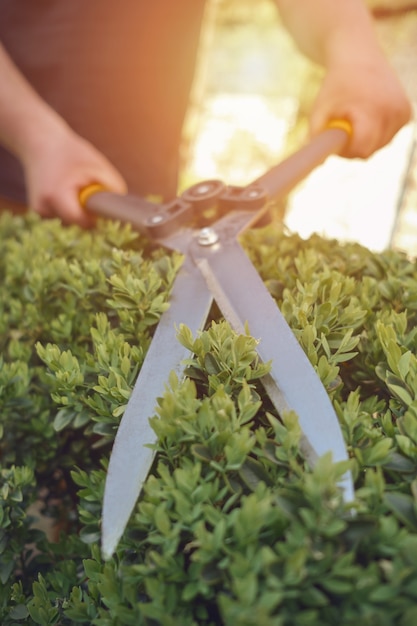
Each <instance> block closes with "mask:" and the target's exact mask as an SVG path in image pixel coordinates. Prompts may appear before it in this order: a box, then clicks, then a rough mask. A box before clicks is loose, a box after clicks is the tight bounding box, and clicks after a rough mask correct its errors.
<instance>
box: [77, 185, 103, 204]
mask: <svg viewBox="0 0 417 626" xmlns="http://www.w3.org/2000/svg"><path fill="white" fill-rule="evenodd" d="M99 191H108V189H107V187H105V186H104V185H101V184H100V183H91V185H87V186H86V187H83V188H82V189H81V190H80V192H79V194H78V199H79V201H80V205H81V206H82V207H83V209H85V208H86V207H87V200H88V199H89V198H90V196H92V195H93V194H95V193H97V192H99Z"/></svg>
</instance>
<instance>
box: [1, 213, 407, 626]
mask: <svg viewBox="0 0 417 626" xmlns="http://www.w3.org/2000/svg"><path fill="white" fill-rule="evenodd" d="M0 244H1V250H2V254H1V257H0V583H1V584H0V623H1V624H2V625H3V626H10V625H12V624H28V625H32V624H42V625H45V626H46V625H63V626H64V625H69V624H86V625H91V624H93V625H96V626H128V625H132V626H133V625H134V626H138V625H141V624H143V625H150V626H151V625H152V626H153V625H163V626H172V625H175V626H176V625H178V626H191V625H207V626H208V625H213V626H214V625H216V626H217V625H222V624H223V625H226V626H232V625H233V626H237V625H241V626H249V625H255V624H256V626H290V625H293V624H297V626H316V625H317V624H321V625H329V626H334V624H336V623H341V624H343V625H344V626H349V625H355V626H358V625H374V624H375V626H385V625H386V626H388V625H389V626H391V625H392V624H394V623H395V624H396V625H398V626H414V624H415V623H416V621H417V504H416V503H417V480H416V477H417V358H416V347H417V323H416V322H417V269H416V266H415V263H414V262H413V261H412V260H410V259H408V258H407V257H406V256H405V255H403V254H401V253H397V252H392V251H390V252H386V253H384V254H373V253H371V252H370V251H368V250H366V249H364V248H362V247H360V246H359V245H353V244H352V245H351V244H349V245H343V246H342V245H340V244H339V243H338V242H336V241H326V240H323V239H321V238H319V237H312V238H311V239H310V240H308V241H303V240H301V239H300V238H299V237H297V236H294V235H288V234H286V233H285V232H283V229H282V228H281V227H280V226H278V225H275V226H273V225H270V226H268V227H266V228H263V229H259V230H253V231H250V232H249V233H247V234H246V235H245V238H244V245H245V248H246V250H247V252H248V254H249V256H250V257H251V258H252V260H253V262H254V264H255V265H256V267H257V269H258V271H259V272H260V274H261V276H262V278H263V279H264V281H265V283H266V285H267V286H268V288H269V290H270V291H271V293H272V295H273V296H274V298H275V299H276V301H277V304H278V305H279V307H280V308H281V311H282V312H283V314H284V315H285V317H286V319H287V321H288V323H289V324H290V326H291V327H292V329H293V331H294V333H295V335H296V336H297V338H298V340H299V342H300V343H301V345H302V347H303V348H304V350H305V352H306V354H307V355H308V357H309V359H310V361H311V362H312V364H313V365H314V367H315V368H316V370H317V372H318V374H319V376H320V377H321V379H322V381H323V383H324V385H325V386H326V388H327V390H328V392H329V394H330V396H331V399H332V402H333V404H334V406H335V409H336V412H337V415H338V417H339V420H340V423H341V427H342V430H343V434H344V438H345V441H346V445H347V447H348V450H349V455H350V461H349V467H350V469H351V470H352V472H353V475H354V478H355V485H356V500H355V503H354V509H355V514H352V512H351V511H349V510H347V509H346V507H345V505H344V504H343V502H342V498H341V494H340V492H339V489H338V487H337V483H338V480H339V479H340V477H341V476H342V475H343V473H344V472H345V470H346V464H343V463H342V464H336V465H335V464H333V463H332V459H331V458H330V457H324V458H323V459H321V460H320V461H319V463H318V465H317V466H316V468H315V469H314V470H311V469H310V468H309V467H308V466H307V465H306V463H305V460H304V458H303V456H302V453H301V452H300V448H299V441H300V429H299V426H298V422H297V417H296V416H295V415H293V414H288V415H281V416H278V415H277V414H276V412H275V411H274V409H273V407H272V406H271V405H270V403H269V401H268V398H267V396H266V395H265V393H264V392H263V389H262V387H261V385H260V382H259V379H260V377H261V376H262V375H263V374H264V373H265V371H267V368H268V366H267V364H266V365H265V364H262V363H260V362H259V361H258V358H257V353H256V341H255V339H253V338H252V337H250V336H237V335H236V334H235V333H233V332H232V330H231V329H230V327H229V325H228V324H227V323H226V322H224V321H223V320H222V319H221V318H220V317H219V315H218V313H217V311H216V310H213V314H212V320H211V322H210V324H209V325H208V326H207V328H206V329H205V330H204V332H202V333H201V334H200V335H199V336H198V337H192V336H191V333H190V332H189V330H188V329H187V328H186V327H181V328H180V329H179V333H178V341H181V342H182V343H183V344H184V345H186V346H187V347H189V348H190V350H191V352H192V354H193V357H192V358H190V359H189V360H188V361H187V362H186V363H185V364H184V365H185V373H186V377H185V378H184V380H178V379H176V378H175V376H173V375H171V377H170V378H169V380H167V389H166V393H165V394H164V397H163V398H160V399H159V401H158V406H157V407H156V411H155V415H154V416H150V418H151V423H152V426H153V428H154V430H155V432H156V433H157V435H158V444H157V446H156V447H157V456H156V461H155V465H154V468H153V470H152V473H151V475H150V477H149V479H148V480H147V482H146V485H145V489H144V493H143V494H142V496H141V498H140V500H139V502H138V504H137V506H136V509H135V511H134V514H133V516H132V519H131V520H130V523H129V526H128V529H127V531H126V532H125V535H124V537H123V539H122V541H121V543H120V545H119V547H118V551H117V554H116V555H115V556H114V558H113V559H111V560H110V561H108V562H106V563H103V561H102V560H101V557H100V549H99V539H100V515H101V503H102V495H103V488H104V481H105V475H106V467H107V462H108V458H109V454H110V451H111V445H112V441H113V438H114V435H115V432H116V429H117V425H118V423H119V421H120V418H121V415H122V414H123V410H124V407H125V405H126V402H127V400H128V398H129V394H130V391H131V389H132V386H133V384H134V382H135V379H136V376H137V373H138V371H139V369H140V367H141V364H142V362H143V359H144V357H145V355H146V351H147V348H148V346H149V343H150V341H151V338H152V333H153V330H154V328H155V326H156V324H157V322H158V319H159V317H160V315H161V313H162V312H163V311H164V310H165V309H166V307H167V306H168V305H169V291H170V288H171V286H172V283H173V280H174V278H175V275H176V272H177V270H178V268H179V266H180V263H181V258H180V256H179V255H168V254H167V253H166V252H165V251H163V250H160V249H154V248H153V247H152V246H151V245H150V243H149V242H148V241H147V240H145V239H144V238H142V237H141V236H139V235H137V234H136V233H134V232H132V230H131V229H130V227H129V226H121V225H120V224H117V223H111V222H106V221H102V222H99V224H98V226H97V228H96V229H95V230H94V231H82V230H80V229H79V228H77V227H75V226H71V227H65V228H64V227H62V226H61V225H60V223H59V222H58V221H54V220H50V221H46V220H45V221H41V220H40V219H38V218H37V217H36V216H34V215H27V216H24V217H17V216H12V215H11V214H9V213H7V212H6V213H3V214H2V215H1V216H0ZM240 279H243V277H240ZM300 393H304V390H303V389H300ZM138 453H140V451H138ZM39 512H41V520H40V522H41V523H39V520H38V521H36V517H39Z"/></svg>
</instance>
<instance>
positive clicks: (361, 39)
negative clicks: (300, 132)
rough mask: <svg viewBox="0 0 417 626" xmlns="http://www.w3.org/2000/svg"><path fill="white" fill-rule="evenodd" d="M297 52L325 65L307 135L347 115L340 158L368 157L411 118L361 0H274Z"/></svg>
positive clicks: (404, 94) (396, 79)
mask: <svg viewBox="0 0 417 626" xmlns="http://www.w3.org/2000/svg"><path fill="white" fill-rule="evenodd" d="M276 3H277V5H278V9H279V11H280V15H281V17H282V20H283V23H284V25H285V26H286V28H287V30H288V32H289V33H290V35H291V36H292V37H293V39H294V41H295V42H296V44H297V45H298V47H299V48H300V50H301V51H302V52H303V53H304V54H305V55H306V56H308V57H310V58H311V59H312V60H313V61H315V62H316V63H319V64H320V65H322V66H323V67H324V68H325V72H326V73H325V77H324V80H323V83H322V85H321V88H320V90H319V93H318V96H317V99H316V101H315V104H314V106H313V110H312V112H311V116H310V127H311V132H312V134H316V133H318V132H319V131H320V130H322V129H323V128H324V127H325V126H326V124H327V123H328V121H329V120H331V119H336V118H343V119H347V120H349V121H350V122H351V124H352V126H353V137H352V139H351V141H350V143H349V146H348V148H347V149H346V151H345V153H344V156H348V157H362V158H365V157H368V156H370V155H371V154H372V153H373V152H375V151H376V150H378V149H379V148H381V147H383V146H384V145H385V144H387V143H388V142H389V141H390V140H391V139H392V138H393V136H394V135H395V134H396V133H397V131H398V130H399V129H400V128H401V127H402V126H403V125H404V124H406V123H407V122H408V121H409V120H410V117H411V105H410V102H409V100H408V98H407V96H406V93H405V91H404V88H403V86H402V85H401V83H400V81H399V79H398V77H397V75H396V74H395V72H394V71H393V69H392V68H391V67H390V65H389V63H388V61H387V59H386V58H385V56H384V53H383V51H382V50H381V47H380V45H379V42H378V39H377V36H376V33H375V30H374V25H373V22H372V18H371V16H370V13H369V11H368V9H367V8H366V6H365V4H364V3H363V2H362V0H276Z"/></svg>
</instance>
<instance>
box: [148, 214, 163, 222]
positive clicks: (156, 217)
mask: <svg viewBox="0 0 417 626" xmlns="http://www.w3.org/2000/svg"><path fill="white" fill-rule="evenodd" d="M163 220H164V216H163V215H152V217H151V218H150V219H149V222H150V223H151V224H160V223H161V222H163Z"/></svg>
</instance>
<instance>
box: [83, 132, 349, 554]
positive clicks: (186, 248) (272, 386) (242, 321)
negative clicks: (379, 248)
mask: <svg viewBox="0 0 417 626" xmlns="http://www.w3.org/2000/svg"><path fill="white" fill-rule="evenodd" d="M346 139H347V136H346V132H345V131H344V130H341V129H340V128H332V129H329V130H327V131H325V132H324V133H322V135H321V136H318V137H317V138H316V139H315V140H313V142H311V143H310V144H309V145H307V146H306V147H305V148H303V149H301V150H300V151H299V152H298V153H295V155H292V156H291V157H289V159H287V160H286V161H284V162H283V163H282V164H280V165H278V166H276V167H275V168H273V169H271V170H270V172H268V173H267V174H265V175H264V176H262V177H261V178H259V179H258V180H257V181H255V182H254V183H252V184H251V185H249V186H248V187H246V188H243V189H240V188H230V187H229V188H228V187H226V186H225V185H224V184H223V183H220V182H219V181H204V182H203V183H200V184H199V185H195V186H193V187H192V188H191V189H189V190H187V191H186V192H185V193H184V194H183V195H182V196H181V197H180V198H177V199H175V200H174V201H173V202H172V203H170V204H168V205H165V206H161V205H152V204H150V203H149V202H147V201H142V200H140V199H135V198H132V197H130V196H128V197H120V196H116V195H115V194H109V193H97V194H93V195H92V196H91V198H89V199H88V202H87V204H86V208H87V209H88V210H91V211H93V212H95V213H98V214H100V215H104V216H107V217H116V218H117V217H120V215H122V216H123V219H124V220H129V221H130V222H132V224H133V225H134V226H136V227H137V228H138V229H139V230H141V231H144V232H145V233H146V234H148V235H150V236H151V237H154V239H156V241H157V242H159V243H160V244H161V245H163V246H165V247H167V248H169V249H175V250H178V251H180V252H182V253H183V254H184V257H185V260H184V264H183V266H182V268H181V270H180V272H179V274H178V276H177V278H176V280H175V283H174V287H173V291H172V295H171V304H170V308H169V309H168V311H166V312H165V313H164V314H163V316H162V317H161V319H160V322H159V325H158V327H157V330H156V332H155V335H154V338H153V340H152V343H151V346H150V348H149V351H148V354H147V356H146V359H145V361H144V363H143V365H142V369H141V371H140V373H139V376H138V379H137V381H136V384H135V387H134V390H133V392H132V395H131V398H130V400H129V403H128V406H127V408H126V411H125V413H124V415H123V418H122V421H121V424H120V426H119V429H118V432H117V435H116V439H115V443H114V447H113V451H112V455H111V458H110V464H109V469H108V475H107V481H106V487H105V494H104V503H103V520H102V552H103V556H104V557H105V558H109V557H110V556H111V555H112V554H113V552H114V550H115V549H116V546H117V544H118V542H119V540H120V538H121V536H122V534H123V531H124V529H125V527H126V524H127V523H128V520H129V517H130V515H131V513H132V511H133V508H134V506H135V503H136V500H137V498H138V496H139V494H140V492H141V490H142V486H143V483H144V481H145V479H146V477H147V474H148V472H149V469H150V467H151V465H152V461H153V456H154V453H153V451H152V449H151V448H150V447H149V445H150V444H154V443H156V441H155V440H156V435H155V433H154V432H153V431H152V429H151V427H150V425H149V421H148V420H149V418H150V417H151V416H152V415H153V413H154V409H155V406H156V401H157V398H158V397H159V396H161V395H162V394H163V392H164V388H165V384H166V382H167V380H168V376H169V373H170V372H171V371H172V370H175V371H176V372H177V373H178V374H180V372H181V369H182V367H181V363H182V362H183V360H184V359H185V358H187V357H188V356H189V353H188V351H187V350H186V349H185V348H184V347H182V346H181V345H180V343H179V342H178V341H177V339H176V328H177V327H178V326H179V325H180V324H185V325H187V326H188V327H189V328H190V330H191V331H192V332H193V334H196V333H197V332H198V331H199V330H201V329H202V328H203V326H204V324H205V322H206V320H207V316H208V313H209V310H210V306H211V304H212V301H213V298H214V299H215V300H216V302H217V304H218V305H219V307H220V309H221V311H222V313H223V315H224V317H225V318H226V319H227V320H228V321H229V322H230V324H231V326H232V327H233V328H234V329H235V330H236V331H237V332H238V333H242V332H245V330H244V329H245V325H246V324H247V325H248V327H249V332H250V333H251V335H252V336H253V337H255V338H256V339H258V340H259V346H258V353H259V356H260V358H261V360H262V361H264V362H267V361H271V362H272V367H271V371H270V374H269V375H268V376H267V377H265V379H264V380H263V383H264V386H265V389H266V391H267V393H268V395H269V396H270V398H271V400H272V402H273V404H274V405H275V407H276V408H277V410H278V412H279V413H282V412H283V411H286V410H293V411H295V412H296V413H297V415H298V418H299V421H300V426H301V429H302V431H303V442H304V451H305V453H306V455H307V459H308V460H309V462H310V463H311V464H314V462H315V461H316V460H317V458H318V457H320V456H321V455H323V454H324V453H326V452H329V451H330V452H332V455H333V459H334V461H341V460H346V459H347V458H348V457H347V452H346V449H345V444H344V441H343V437H342V433H341V430H340V426H339V423H338V420H337V417H336V414H335V412H334V410H333V407H332V405H331V402H330V400H329V397H328V395H327V393H326V391H325V389H324V387H323V385H322V383H321V381H320V379H319V378H318V376H317V374H316V372H315V371H314V368H313V367H312V365H311V364H310V362H309V360H308V359H307V357H306V355H305V354H304V352H303V350H302V348H301V347H300V345H299V344H298V342H297V340H296V338H295V336H294V335H293V333H292V331H291V330H290V328H289V327H288V325H287V323H286V321H285V319H284V317H283V316H282V314H281V313H280V311H279V309H278V307H277V306H276V303H275V302H274V300H273V299H272V297H271V296H270V294H269V292H268V290H267V289H266V287H265V285H264V284H263V282H262V280H261V278H260V276H259V274H258V273H257V271H256V270H255V268H254V266H253V265H252V263H251V262H250V260H249V259H248V257H247V256H246V254H245V253H244V251H243V249H242V248H241V247H240V244H239V243H238V241H237V237H238V235H239V234H240V232H242V231H243V230H245V229H246V228H248V227H249V226H250V225H251V224H252V223H253V222H254V221H256V219H257V218H259V216H260V215H261V214H262V213H263V211H264V209H265V205H266V203H267V199H268V197H269V198H271V197H272V198H274V197H277V196H280V195H283V194H285V193H287V192H288V191H289V189H290V188H291V187H292V186H294V185H295V184H296V183H297V182H299V180H300V179H301V178H303V177H304V176H305V175H306V174H307V173H308V172H309V171H310V170H312V169H313V167H315V166H316V165H318V164H320V163H321V162H322V161H323V160H324V159H325V158H326V156H328V155H329V154H332V153H337V152H338V151H339V150H340V149H341V148H342V147H343V146H344V144H345V142H346ZM213 202H215V203H220V204H221V203H223V206H226V208H227V209H228V210H229V212H227V213H226V214H225V215H224V216H223V217H221V218H220V219H218V220H217V221H216V222H214V224H211V225H210V227H209V228H205V229H203V230H199V229H196V228H194V227H193V226H194V224H193V222H194V221H195V218H196V217H197V218H198V215H199V213H201V212H202V211H203V210H204V209H205V208H206V207H207V203H209V204H210V203H213ZM197 221H198V220H197ZM190 223H191V226H190ZM237 271H239V279H238V278H237V276H236V272H237ZM242 277H244V280H242ZM341 487H342V489H343V494H344V498H345V501H346V502H350V501H351V500H352V499H353V496H354V489H353V482H352V477H351V475H350V473H347V474H346V475H345V476H344V478H343V480H342V483H341Z"/></svg>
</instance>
